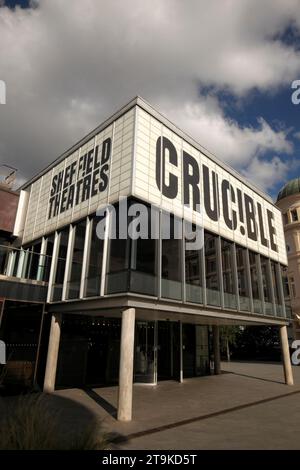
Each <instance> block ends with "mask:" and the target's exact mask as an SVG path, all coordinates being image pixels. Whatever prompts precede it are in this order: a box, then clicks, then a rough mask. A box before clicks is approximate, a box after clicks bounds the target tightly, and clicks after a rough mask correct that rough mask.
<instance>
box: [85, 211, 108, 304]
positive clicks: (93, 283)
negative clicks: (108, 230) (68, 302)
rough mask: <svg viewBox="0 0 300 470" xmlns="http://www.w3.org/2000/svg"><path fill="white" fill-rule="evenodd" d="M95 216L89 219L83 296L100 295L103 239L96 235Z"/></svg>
mask: <svg viewBox="0 0 300 470" xmlns="http://www.w3.org/2000/svg"><path fill="white" fill-rule="evenodd" d="M97 222H98V220H97V219H96V218H92V219H90V224H91V226H90V229H91V231H90V247H89V251H88V258H87V271H86V273H87V275H86V278H85V297H94V296H97V295H100V286H101V276H102V260H103V246H104V241H103V240H102V239H101V238H99V237H98V236H97V232H96V225H97Z"/></svg>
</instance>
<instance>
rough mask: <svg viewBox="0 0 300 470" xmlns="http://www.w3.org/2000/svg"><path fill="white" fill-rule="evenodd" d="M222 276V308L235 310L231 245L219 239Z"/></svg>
mask: <svg viewBox="0 0 300 470" xmlns="http://www.w3.org/2000/svg"><path fill="white" fill-rule="evenodd" d="M221 259H222V276H223V289H224V306H225V307H227V308H236V307H237V300H236V289H235V283H234V262H233V243H231V242H229V241H227V240H224V239H223V238H221Z"/></svg>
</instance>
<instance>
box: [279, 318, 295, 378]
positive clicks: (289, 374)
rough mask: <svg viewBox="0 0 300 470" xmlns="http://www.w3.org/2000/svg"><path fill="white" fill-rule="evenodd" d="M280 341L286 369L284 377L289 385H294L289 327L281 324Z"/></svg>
mask: <svg viewBox="0 0 300 470" xmlns="http://www.w3.org/2000/svg"><path fill="white" fill-rule="evenodd" d="M279 329H280V341H281V351H282V362H283V370H284V379H285V383H286V384H287V385H294V379H293V371H292V365H291V358H290V350H289V341H288V335H287V327H286V326H280V327H279Z"/></svg>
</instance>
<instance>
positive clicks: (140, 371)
mask: <svg viewBox="0 0 300 470" xmlns="http://www.w3.org/2000/svg"><path fill="white" fill-rule="evenodd" d="M135 331H136V333H135V335H136V336H135V356H134V380H135V382H143V383H154V381H155V377H154V340H155V323H154V321H152V322H151V321H145V322H144V321H138V322H137V323H136V330H135Z"/></svg>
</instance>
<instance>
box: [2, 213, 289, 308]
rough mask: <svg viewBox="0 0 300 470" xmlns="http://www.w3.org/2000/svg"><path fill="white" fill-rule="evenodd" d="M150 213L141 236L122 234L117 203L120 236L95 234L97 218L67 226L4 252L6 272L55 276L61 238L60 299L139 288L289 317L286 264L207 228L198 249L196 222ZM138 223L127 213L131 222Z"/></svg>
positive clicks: (54, 292)
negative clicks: (52, 259) (27, 245)
mask: <svg viewBox="0 0 300 470" xmlns="http://www.w3.org/2000/svg"><path fill="white" fill-rule="evenodd" d="M147 210H148V213H146V219H147V220H148V225H147V231H146V233H144V234H141V236H139V237H136V238H135V239H131V238H129V237H128V234H127V233H126V234H125V236H124V234H123V235H122V236H121V235H120V233H119V210H118V207H116V218H115V219H114V221H115V223H114V225H112V227H113V230H115V233H116V237H115V238H113V239H108V240H107V242H106V241H105V240H103V239H101V238H99V237H98V236H97V232H96V228H97V223H98V221H100V220H101V221H102V222H104V219H103V218H101V219H100V218H98V217H97V218H96V217H95V216H91V217H89V218H86V219H84V220H82V221H80V222H78V223H77V224H74V225H73V226H72V227H71V231H70V227H69V226H68V227H65V228H64V229H63V230H61V231H59V232H57V234H56V235H55V234H52V235H49V236H48V237H46V238H44V239H43V240H37V241H36V242H35V243H32V244H31V245H30V246H29V247H26V248H25V249H21V250H15V252H14V253H13V256H12V260H13V263H9V262H8V259H7V258H6V257H5V256H6V255H5V254H4V253H3V254H2V255H1V264H2V265H3V266H4V268H3V269H6V267H7V266H8V265H9V264H10V265H11V267H10V269H11V275H14V276H21V275H26V276H32V278H33V279H38V280H48V278H49V273H50V261H51V258H52V255H53V250H54V245H55V243H54V241H55V240H56V257H57V259H56V260H54V268H55V269H54V272H53V273H52V280H53V283H52V286H50V287H51V301H53V302H55V301H61V300H64V299H65V300H68V299H78V298H80V297H81V298H88V297H99V296H101V295H102V293H104V294H105V295H109V294H117V293H123V292H132V293H137V294H142V295H147V296H152V297H161V298H165V299H170V300H176V301H181V302H188V303H194V304H200V305H208V306H212V307H216V308H224V309H228V310H238V309H239V310H240V311H242V312H254V313H256V314H264V315H269V316H279V317H284V316H285V314H290V306H289V294H288V292H287V288H288V283H287V282H285V281H286V274H285V268H284V267H282V266H280V265H279V263H277V262H275V261H273V260H270V259H269V258H267V257H265V256H262V255H259V254H258V253H255V252H254V251H251V250H248V249H247V248H245V247H242V246H240V245H238V244H237V243H234V242H231V241H228V240H226V239H225V238H223V237H220V236H218V235H216V234H214V233H211V232H208V231H206V230H204V236H203V243H201V244H200V246H198V245H196V244H195V248H193V245H192V244H191V242H194V241H195V239H193V237H192V236H191V234H190V233H188V232H187V231H188V230H190V225H187V224H185V225H183V223H182V220H181V219H178V218H176V217H174V216H172V215H171V216H170V214H167V213H159V211H158V210H156V211H154V213H151V211H150V208H149V207H148V209H147ZM131 220H132V218H130V217H128V220H127V222H128V224H129V225H130V222H131ZM192 232H193V233H195V226H193V227H192ZM183 234H184V239H182V238H183ZM151 237H152V238H151ZM69 243H70V244H71V245H70V246H69V247H68V244H69ZM188 244H190V245H189V247H188ZM187 247H188V248H189V249H187ZM5 249H7V247H5ZM84 253H85V254H84ZM67 254H68V258H69V259H68V260H67ZM106 254H107V256H105V255H106ZM66 269H67V271H66ZM104 273H105V274H104ZM103 274H104V276H103ZM102 278H103V279H102ZM102 285H103V291H102V287H101V286H102ZM63 292H64V299H63Z"/></svg>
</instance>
